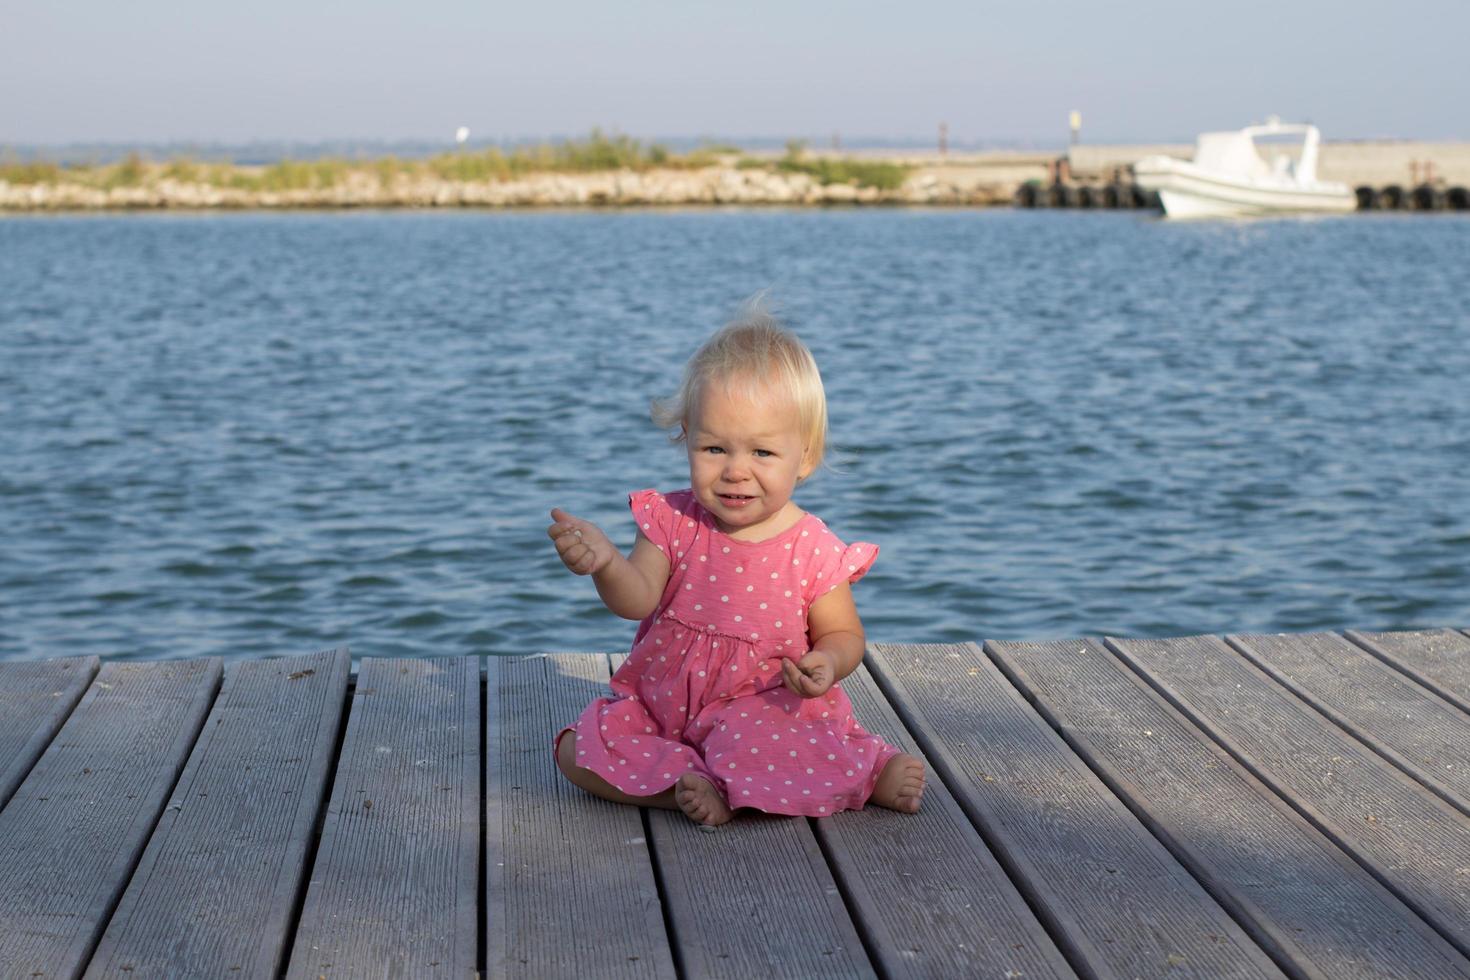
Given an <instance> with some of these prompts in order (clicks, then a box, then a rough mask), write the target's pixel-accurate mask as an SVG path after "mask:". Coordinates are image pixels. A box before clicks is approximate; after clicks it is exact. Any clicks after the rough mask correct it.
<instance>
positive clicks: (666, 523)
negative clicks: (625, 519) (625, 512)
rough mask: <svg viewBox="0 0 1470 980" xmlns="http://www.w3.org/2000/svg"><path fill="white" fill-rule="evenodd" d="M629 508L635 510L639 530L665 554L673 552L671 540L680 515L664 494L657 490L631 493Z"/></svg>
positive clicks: (634, 518) (634, 515)
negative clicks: (670, 546) (670, 547)
mask: <svg viewBox="0 0 1470 980" xmlns="http://www.w3.org/2000/svg"><path fill="white" fill-rule="evenodd" d="M628 509H629V510H630V511H632V512H633V520H634V521H636V522H637V523H638V530H639V531H640V532H642V534H643V536H644V537H645V538H647V539H648V540H649V541H651V542H653V543H654V544H655V545H657V546H658V550H659V551H662V552H663V553H664V554H665V555H669V554H671V553H672V552H670V550H669V542H671V541H673V540H674V528H675V526H676V524H677V523H678V520H679V517H678V515H677V514H675V513H674V508H673V507H671V506H670V505H669V502H668V500H667V499H666V498H665V497H664V495H663V494H661V493H659V492H658V491H657V490H638V491H636V492H634V493H630V494H628Z"/></svg>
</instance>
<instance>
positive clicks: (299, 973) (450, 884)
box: [287, 657, 480, 978]
mask: <svg viewBox="0 0 1470 980" xmlns="http://www.w3.org/2000/svg"><path fill="white" fill-rule="evenodd" d="M479 752H480V662H479V658H477V657H442V658H436V659H433V660H386V659H371V658H370V659H365V660H363V661H362V665H361V667H360V669H359V670H358V675H357V687H356V689H355V691H354V693H353V697H352V704H351V713H350V715H349V717H348V721H347V734H346V736H345V738H344V740H343V744H342V752H341V757H340V759H339V761H338V764H337V774H336V780H335V782H334V784H333V786H332V798H331V802H330V803H328V805H327V816H326V821H325V822H324V824H323V826H322V836H321V844H320V846H319V847H318V850H317V856H316V863H315V866H314V867H313V868H312V872H311V882H310V884H309V886H308V888H307V892H306V903H305V906H304V907H303V909H302V911H301V922H300V925H299V926H298V928H297V932H296V940H295V944H294V946H293V947H292V950H291V958H290V965H289V969H288V973H287V975H288V976H290V977H298V978H300V977H309V978H316V977H338V976H358V975H368V974H371V975H373V976H415V977H437V976H444V977H463V976H468V975H470V974H473V973H474V972H475V969H476V959H477V949H476V947H477V944H478V935H477V925H478V922H477V920H478V914H477V904H476V899H477V897H478V896H477V894H476V892H477V890H478V888H479V859H480V847H479V831H480V755H479Z"/></svg>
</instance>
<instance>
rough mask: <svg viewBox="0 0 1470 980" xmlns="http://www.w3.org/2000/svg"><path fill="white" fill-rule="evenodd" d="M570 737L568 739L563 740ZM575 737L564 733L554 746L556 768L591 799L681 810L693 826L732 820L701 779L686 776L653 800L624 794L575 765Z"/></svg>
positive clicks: (720, 799)
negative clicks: (596, 798)
mask: <svg viewBox="0 0 1470 980" xmlns="http://www.w3.org/2000/svg"><path fill="white" fill-rule="evenodd" d="M568 735H571V736H572V737H571V738H567V737H566V736H568ZM576 743H577V737H576V735H575V733H573V732H563V733H562V736H561V737H560V738H559V739H557V743H556V766H557V768H558V769H560V770H561V772H562V775H563V776H565V777H567V779H568V780H570V781H571V783H572V785H574V786H576V787H578V788H580V789H583V790H586V791H587V792H588V793H591V794H592V795H593V796H596V797H600V798H601V799H604V800H608V801H610V802H613V803H627V804H630V805H632V806H655V807H658V808H659V809H661V810H682V811H684V814H685V815H686V816H687V817H688V818H689V819H690V820H693V821H694V822H695V823H702V824H708V825H710V826H716V825H718V824H722V823H725V822H726V821H727V820H729V819H730V817H731V816H732V812H731V810H730V806H729V804H727V803H726V802H725V799H724V797H722V796H721V795H720V792H719V790H717V789H715V787H714V786H713V785H711V784H710V781H709V780H707V779H705V778H704V777H703V776H696V775H694V774H693V773H685V774H684V775H683V776H680V777H679V782H678V783H677V784H676V785H674V786H673V787H671V788H670V789H666V790H664V791H663V792H662V793H655V794H654V795H652V796H632V795H630V794H628V793H624V792H623V791H622V790H620V789H618V788H617V787H616V786H614V785H613V784H612V783H610V782H608V781H607V780H605V779H603V778H602V777H601V776H599V775H597V773H595V772H593V771H592V770H591V769H584V768H582V767H581V766H579V765H577V761H576V760H577V745H576Z"/></svg>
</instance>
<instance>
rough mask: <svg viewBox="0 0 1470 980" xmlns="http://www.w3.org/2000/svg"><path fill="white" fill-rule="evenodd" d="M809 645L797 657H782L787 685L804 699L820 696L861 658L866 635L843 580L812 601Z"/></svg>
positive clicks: (808, 624) (851, 669)
mask: <svg viewBox="0 0 1470 980" xmlns="http://www.w3.org/2000/svg"><path fill="white" fill-rule="evenodd" d="M806 624H807V635H808V636H810V637H811V641H812V648H811V650H810V652H808V653H807V655H806V656H804V657H802V658H801V659H800V660H795V661H793V660H783V661H782V662H781V672H782V675H783V679H784V680H785V681H786V686H787V688H789V689H790V690H791V692H792V693H793V694H796V695H797V696H799V697H803V698H819V697H821V696H822V695H824V694H826V693H827V692H828V691H830V690H831V689H832V685H833V684H836V683H837V682H838V681H840V680H842V678H844V677H846V676H847V675H848V674H851V673H852V672H853V671H855V670H857V666H858V664H860V663H862V661H863V648H864V646H865V645H866V643H867V638H866V636H865V635H864V633H863V621H862V620H861V619H859V618H858V611H857V606H856V605H855V604H854V603H853V601H852V589H851V587H849V586H848V584H847V583H846V582H844V583H842V584H841V585H839V586H837V588H835V589H833V590H832V591H831V592H828V593H827V594H826V595H824V596H822V597H821V598H819V599H818V600H817V601H816V602H814V603H812V608H811V610H810V611H809V612H808V613H807V619H806Z"/></svg>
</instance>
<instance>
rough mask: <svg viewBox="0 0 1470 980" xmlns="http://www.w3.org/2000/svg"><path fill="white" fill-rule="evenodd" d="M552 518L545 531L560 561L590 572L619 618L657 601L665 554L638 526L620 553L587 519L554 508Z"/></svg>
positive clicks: (645, 610)
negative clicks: (628, 548) (630, 548)
mask: <svg viewBox="0 0 1470 980" xmlns="http://www.w3.org/2000/svg"><path fill="white" fill-rule="evenodd" d="M551 519H552V520H553V521H555V522H556V523H555V524H553V525H551V526H550V527H549V528H547V529H546V534H547V535H548V536H549V537H550V538H551V540H552V541H553V542H555V544H556V553H557V554H558V555H560V556H561V561H562V564H563V565H566V566H567V568H569V569H571V570H572V571H573V572H575V573H577V574H578V575H591V576H592V582H593V584H595V585H596V586H597V594H598V595H599V596H601V597H602V601H603V604H604V605H606V606H607V608H608V609H610V610H612V611H613V612H614V613H616V614H617V615H619V616H621V617H623V618H624V619H642V618H644V617H645V616H647V615H648V614H649V613H651V612H653V610H654V609H655V608H656V607H657V606H658V600H659V598H660V597H662V596H663V594H664V586H665V585H666V584H667V583H668V581H669V560H668V558H667V557H665V556H664V553H663V552H662V551H659V550H658V547H657V546H656V545H655V544H654V543H653V542H652V541H649V540H648V538H646V537H644V536H643V532H642V531H639V532H638V540H637V541H636V542H635V543H634V545H633V553H632V554H630V555H629V556H628V557H627V558H624V557H623V555H622V553H621V552H619V551H618V549H617V547H616V546H614V545H613V543H612V542H611V541H609V540H608V537H607V535H606V534H603V533H602V529H601V528H599V527H598V526H597V525H596V524H593V523H592V522H591V521H584V520H582V519H581V518H580V517H573V516H572V515H571V514H568V513H567V512H566V511H564V510H562V509H560V508H553V509H552V511H551Z"/></svg>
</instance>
